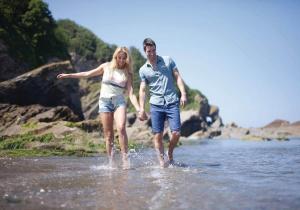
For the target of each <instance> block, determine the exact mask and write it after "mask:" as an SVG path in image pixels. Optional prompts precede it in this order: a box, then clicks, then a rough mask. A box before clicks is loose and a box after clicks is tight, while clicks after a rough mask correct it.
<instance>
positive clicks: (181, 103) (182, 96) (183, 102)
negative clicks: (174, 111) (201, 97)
mask: <svg viewBox="0 0 300 210" xmlns="http://www.w3.org/2000/svg"><path fill="white" fill-rule="evenodd" d="M186 102H187V97H186V94H181V97H180V105H181V106H182V107H184V106H185V104H186Z"/></svg>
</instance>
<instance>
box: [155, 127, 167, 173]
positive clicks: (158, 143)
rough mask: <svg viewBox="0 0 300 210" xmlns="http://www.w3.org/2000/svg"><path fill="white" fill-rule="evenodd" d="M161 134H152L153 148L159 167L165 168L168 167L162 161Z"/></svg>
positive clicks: (162, 146)
mask: <svg viewBox="0 0 300 210" xmlns="http://www.w3.org/2000/svg"><path fill="white" fill-rule="evenodd" d="M162 138H163V133H162V132H161V133H155V134H154V146H155V149H156V153H157V159H158V161H159V165H160V167H162V168H165V167H167V166H168V164H167V163H166V162H165V160H164V145H163V142H162Z"/></svg>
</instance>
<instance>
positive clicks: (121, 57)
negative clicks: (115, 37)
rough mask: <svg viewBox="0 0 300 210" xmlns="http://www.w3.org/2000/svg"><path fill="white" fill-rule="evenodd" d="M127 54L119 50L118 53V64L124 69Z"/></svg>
mask: <svg viewBox="0 0 300 210" xmlns="http://www.w3.org/2000/svg"><path fill="white" fill-rule="evenodd" d="M126 58H127V55H126V53H125V52H119V53H118V55H117V66H118V68H120V69H122V68H124V67H125V64H126Z"/></svg>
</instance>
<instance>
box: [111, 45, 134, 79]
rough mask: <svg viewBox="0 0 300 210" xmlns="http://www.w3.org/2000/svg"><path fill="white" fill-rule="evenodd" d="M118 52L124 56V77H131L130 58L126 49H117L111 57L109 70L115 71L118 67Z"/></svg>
mask: <svg viewBox="0 0 300 210" xmlns="http://www.w3.org/2000/svg"><path fill="white" fill-rule="evenodd" d="M120 52H123V53H125V54H126V63H125V67H124V68H123V69H124V70H125V75H126V77H128V76H132V75H133V71H132V59H131V56H130V54H129V50H128V49H127V47H118V48H117V49H116V50H115V52H114V54H113V57H112V59H111V62H110V68H111V69H112V70H113V69H117V68H118V65H117V56H118V54H119V53H120Z"/></svg>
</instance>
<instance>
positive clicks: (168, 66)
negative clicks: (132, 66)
mask: <svg viewBox="0 0 300 210" xmlns="http://www.w3.org/2000/svg"><path fill="white" fill-rule="evenodd" d="M156 62H157V63H156V70H154V69H153V68H152V65H151V64H150V63H149V61H146V63H145V64H144V65H143V66H142V67H141V68H140V71H139V74H140V78H141V81H144V82H146V84H147V85H149V91H150V104H154V105H164V104H173V103H175V102H178V96H177V91H176V88H175V83H174V76H173V71H174V69H176V64H175V62H174V61H173V60H172V59H171V58H170V57H168V56H157V61H156Z"/></svg>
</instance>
